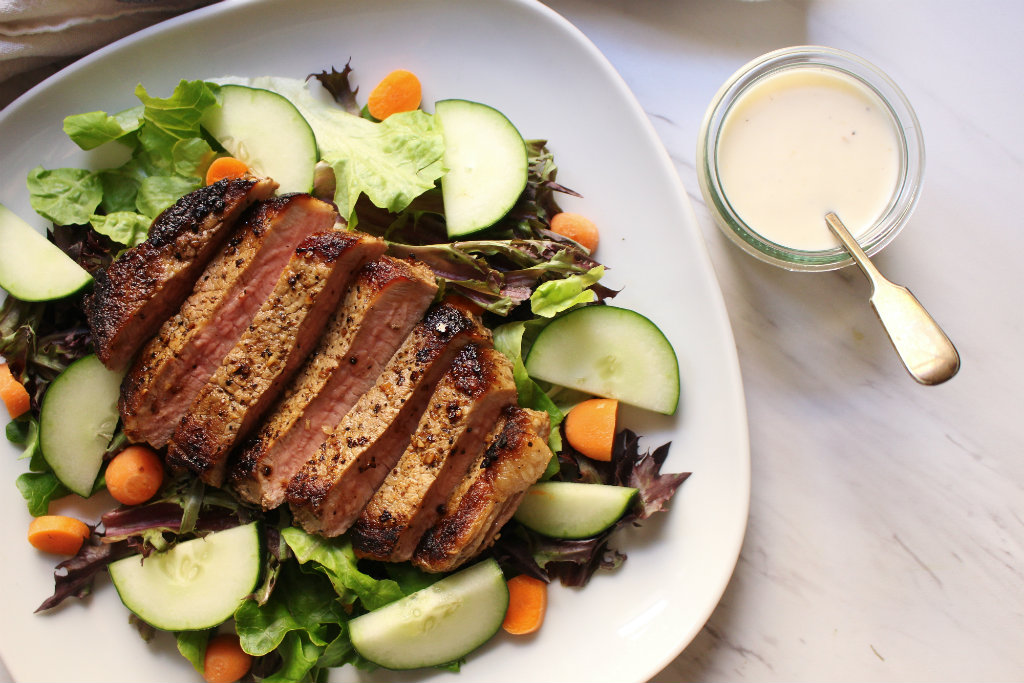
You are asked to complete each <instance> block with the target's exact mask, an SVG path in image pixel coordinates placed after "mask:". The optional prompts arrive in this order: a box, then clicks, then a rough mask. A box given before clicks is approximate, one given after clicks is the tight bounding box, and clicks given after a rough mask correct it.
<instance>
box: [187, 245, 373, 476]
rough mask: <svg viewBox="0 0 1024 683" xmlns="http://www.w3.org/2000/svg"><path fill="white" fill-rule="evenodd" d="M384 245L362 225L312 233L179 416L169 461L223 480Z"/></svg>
mask: <svg viewBox="0 0 1024 683" xmlns="http://www.w3.org/2000/svg"><path fill="white" fill-rule="evenodd" d="M384 249H385V245H384V243H383V242H382V241H381V240H378V239H376V238H374V237H370V236H368V235H363V234H360V233H355V232H345V231H332V232H325V233H315V234H313V235H311V236H309V237H307V238H306V239H304V240H303V241H302V243H301V244H299V246H298V247H297V248H296V249H295V252H294V255H293V256H292V257H291V259H290V260H289V262H288V265H287V266H286V267H285V269H284V272H282V273H281V276H280V278H279V279H278V281H277V284H276V286H275V287H274V291H273V292H272V293H271V295H270V297H269V298H268V299H267V300H266V301H265V302H264V303H263V305H262V306H261V307H260V309H259V311H258V312H257V313H256V315H255V316H254V318H253V321H252V324H251V325H249V327H248V329H246V331H245V332H244V333H243V334H242V337H241V338H240V339H239V341H238V343H237V344H235V346H234V347H233V348H232V349H231V351H230V352H229V353H228V355H227V356H226V357H225V359H224V362H223V363H222V364H221V366H220V367H219V368H218V369H217V371H216V372H215V373H214V374H213V377H211V378H210V380H209V381H208V382H207V383H206V384H205V385H204V386H203V388H202V389H201V390H200V392H199V394H198V395H197V396H196V398H195V400H194V401H193V402H192V405H191V406H190V407H189V410H188V412H187V413H186V415H185V416H184V417H183V418H182V420H181V422H180V423H179V424H178V426H177V429H176V430H175V433H174V436H173V438H172V439H171V442H170V445H169V448H168V452H167V462H168V464H170V465H171V466H172V467H185V468H188V469H190V470H191V471H193V472H195V473H196V474H198V475H199V476H200V477H201V478H202V480H203V481H205V482H206V483H208V484H212V485H214V486H220V485H221V484H222V483H223V480H224V473H225V470H226V465H227V456H228V452H229V451H230V449H231V448H232V447H233V446H234V444H235V443H236V442H237V441H238V440H239V439H241V438H244V436H245V435H246V433H247V432H248V431H249V430H250V429H251V428H252V427H253V426H254V425H255V423H256V421H257V420H258V419H259V418H260V416H261V415H262V413H263V412H265V411H266V409H267V408H268V407H269V406H270V405H271V403H272V401H273V400H274V398H275V397H276V395H277V393H278V391H280V389H281V388H282V387H283V386H284V385H285V384H286V383H287V382H288V380H289V379H290V377H291V375H292V374H293V373H294V372H295V370H296V369H298V367H299V365H300V364H301V363H302V362H303V361H304V360H305V358H306V356H307V355H308V354H309V352H310V351H311V350H312V349H313V347H314V346H315V345H316V343H317V340H318V339H319V337H320V333H321V332H322V331H323V327H324V325H325V324H326V322H327V319H328V317H329V316H330V314H331V312H332V311H333V310H334V309H335V307H336V306H337V304H338V300H339V299H340V298H341V295H342V293H343V292H344V290H345V285H346V284H347V283H348V281H349V279H350V278H351V276H352V274H353V273H354V272H355V271H356V270H357V269H358V268H360V267H362V265H363V264H364V263H366V261H368V260H371V259H375V258H377V257H379V256H380V255H381V254H382V253H383V252H384Z"/></svg>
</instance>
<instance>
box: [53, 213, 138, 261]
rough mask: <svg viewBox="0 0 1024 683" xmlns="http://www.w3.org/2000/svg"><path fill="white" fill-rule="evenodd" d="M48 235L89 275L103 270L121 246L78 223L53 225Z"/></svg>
mask: <svg viewBox="0 0 1024 683" xmlns="http://www.w3.org/2000/svg"><path fill="white" fill-rule="evenodd" d="M133 206H134V204H133ZM50 235H51V239H52V240H53V243H54V244H56V245H57V246H58V247H59V248H60V250H61V251H63V252H64V253H65V254H67V255H68V256H70V257H71V260H72V261H74V262H75V263H77V264H78V265H80V266H82V267H83V268H85V269H86V270H87V271H88V272H89V274H90V275H96V273H97V272H99V271H101V270H105V269H106V268H107V267H108V266H109V265H110V264H111V262H112V261H113V260H114V256H115V255H116V254H117V252H118V251H119V250H120V249H121V248H122V245H120V244H117V243H116V242H114V240H112V239H110V238H109V237H107V236H106V235H101V234H100V233H98V232H96V231H95V230H90V229H89V228H86V227H83V226H79V225H55V226H54V227H53V232H52V233H50Z"/></svg>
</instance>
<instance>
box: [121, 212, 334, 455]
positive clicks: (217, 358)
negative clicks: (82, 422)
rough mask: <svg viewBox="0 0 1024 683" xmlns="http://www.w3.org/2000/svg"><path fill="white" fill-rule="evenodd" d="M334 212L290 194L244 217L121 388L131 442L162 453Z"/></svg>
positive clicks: (137, 362) (326, 228)
mask: <svg viewBox="0 0 1024 683" xmlns="http://www.w3.org/2000/svg"><path fill="white" fill-rule="evenodd" d="M337 217H338V214H337V211H336V210H335V209H334V207H333V205H331V204H328V203H326V202H322V201H320V200H319V199H314V198H313V197H311V196H309V195H299V194H293V195H288V196H286V197H278V198H275V199H270V200H268V201H265V202H261V203H259V204H257V205H255V206H253V207H252V208H250V209H249V211H247V212H246V214H245V217H244V218H243V219H242V220H241V222H240V223H239V225H238V226H237V227H236V228H235V230H234V231H233V232H232V234H231V237H230V238H228V242H227V245H226V246H225V247H224V248H223V249H222V250H221V252H220V254H219V255H218V256H217V258H215V259H214V260H213V261H211V262H210V265H209V266H207V268H206V270H205V271H204V273H203V275H202V276H201V277H200V278H199V281H198V282H197V283H196V287H195V290H194V291H193V292H192V294H191V296H189V298H188V299H186V300H185V303H184V305H183V306H182V307H181V310H180V311H179V312H178V313H177V314H175V315H174V316H172V317H171V318H170V319H169V320H167V322H165V323H164V324H163V326H162V327H161V328H160V331H159V332H158V333H157V336H155V337H153V339H151V340H150V341H149V343H148V344H146V346H145V347H143V349H142V352H141V353H139V355H138V356H137V357H136V359H135V363H134V364H133V365H132V368H131V370H130V371H129V372H128V375H127V376H126V377H125V379H124V383H123V384H122V385H121V401H120V410H121V419H122V420H123V421H124V431H125V434H126V435H127V436H128V439H129V440H130V441H133V442H142V441H145V442H148V443H149V444H150V445H151V446H153V447H154V448H162V447H163V446H164V445H166V444H167V441H168V440H169V439H170V438H171V435H172V434H174V430H175V428H176V427H177V425H178V422H180V421H181V418H182V416H183V415H184V414H185V412H186V411H187V410H188V408H189V406H190V405H191V404H192V401H193V400H194V399H195V397H196V395H197V394H198V393H199V390H200V389H202V388H203V385H204V384H206V382H207V380H209V379H210V377H211V376H213V373H214V371H216V370H217V368H218V367H219V366H220V363H221V361H222V360H223V359H224V357H225V356H226V355H227V354H228V351H230V350H231V348H232V347H233V346H234V345H235V343H236V342H237V341H238V340H239V338H241V336H242V333H243V332H244V331H245V330H246V328H247V327H248V326H249V323H250V322H252V319H253V316H254V315H256V311H257V310H258V309H259V307H260V305H261V304H262V303H263V302H264V301H266V299H267V297H269V296H270V292H271V291H272V290H273V289H274V286H275V285H276V284H277V280H278V278H279V277H280V276H281V273H282V271H284V268H285V265H287V263H288V259H289V258H290V257H291V255H292V254H293V253H294V252H295V248H296V247H298V246H299V243H300V242H302V240H304V239H305V238H306V237H309V236H310V235H311V234H313V233H314V232H324V231H327V230H330V229H331V227H332V226H333V225H334V223H335V221H336V220H337Z"/></svg>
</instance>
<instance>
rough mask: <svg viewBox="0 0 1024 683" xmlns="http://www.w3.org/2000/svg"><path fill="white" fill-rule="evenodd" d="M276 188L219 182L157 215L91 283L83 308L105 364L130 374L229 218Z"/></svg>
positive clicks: (256, 182) (265, 182) (259, 182)
mask: <svg viewBox="0 0 1024 683" xmlns="http://www.w3.org/2000/svg"><path fill="white" fill-rule="evenodd" d="M276 187H277V184H276V183H274V182H273V181H272V180H269V179H251V178H250V179H239V180H222V181H220V182H217V183H214V184H212V185H208V186H206V187H203V188H200V189H198V190H196V191H195V192H192V193H190V194H187V195H185V196H184V197H182V198H181V199H179V200H178V201H177V203H175V204H174V205H173V206H171V207H170V208H168V209H167V210H165V211H164V212H163V213H162V214H160V215H159V216H157V218H156V220H154V221H153V225H152V226H151V227H150V230H149V237H148V238H147V239H146V241H145V242H143V243H142V244H140V245H138V246H136V247H133V248H131V249H129V250H128V251H127V252H125V253H124V254H123V255H122V256H121V257H120V258H119V259H117V260H116V261H114V263H112V264H111V265H110V267H109V268H107V269H106V271H104V272H101V273H99V274H98V275H97V276H96V284H95V287H94V289H93V292H92V294H90V295H89V296H87V297H86V298H85V302H84V303H85V312H86V316H87V317H88V320H89V327H90V328H91V329H92V334H93V339H94V341H95V343H96V354H97V355H98V356H99V358H100V360H101V361H103V363H104V365H106V366H107V367H109V368H112V369H116V370H122V369H124V368H127V367H128V364H129V363H130V362H131V359H132V356H133V355H134V354H135V352H136V351H137V350H138V349H139V348H140V347H141V346H142V345H143V344H144V343H145V342H146V340H148V339H149V338H150V337H151V336H153V334H154V333H155V332H156V331H157V329H158V328H159V327H160V325H162V324H163V322H164V321H165V320H167V318H168V317H170V316H171V314H172V313H174V311H176V310H177V309H178V307H179V306H181V303H182V302H183V301H184V300H185V297H187V296H188V294H189V292H191V291H192V286H193V285H194V284H195V281H196V278H198V277H199V274H200V273H201V272H202V270H203V268H204V267H205V266H206V264H207V262H208V261H209V260H210V259H211V258H212V257H213V255H214V254H215V253H216V252H217V250H218V249H219V248H220V245H221V244H223V242H224V240H225V239H226V238H227V235H228V233H229V232H230V229H231V227H232V226H233V225H234V222H235V219H236V218H237V217H238V216H239V215H240V214H241V213H242V211H244V210H245V209H246V208H247V207H248V206H249V205H250V204H252V203H253V202H255V201H257V200H260V199H266V198H267V197H269V196H270V195H271V194H272V193H273V191H274V189H275V188H276Z"/></svg>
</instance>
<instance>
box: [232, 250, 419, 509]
mask: <svg viewBox="0 0 1024 683" xmlns="http://www.w3.org/2000/svg"><path fill="white" fill-rule="evenodd" d="M435 292H437V284H436V282H435V281H434V275H433V272H432V271H431V270H430V269H429V268H427V267H426V266H422V265H420V264H418V263H410V262H407V261H400V260H398V259H394V258H391V257H390V256H384V257H382V258H380V259H378V260H377V261H371V262H370V263H367V264H366V265H365V266H363V268H362V269H361V270H360V271H359V273H358V274H357V275H356V278H355V281H354V282H353V283H352V285H350V286H349V289H348V293H347V294H346V295H345V299H344V301H343V302H342V305H341V308H339V309H338V311H337V312H336V313H335V314H334V316H333V317H332V318H331V321H330V322H329V323H328V325H327V331H326V332H325V333H324V338H323V340H322V341H321V342H320V346H319V347H317V349H316V351H314V352H313V355H311V356H310V357H309V359H308V360H307V361H306V364H305V365H304V366H303V367H302V370H300V371H299V372H298V374H296V376H295V379H294V380H292V383H291V385H290V386H289V388H288V390H287V391H286V392H285V394H284V396H283V397H282V399H281V400H280V401H279V402H278V403H277V405H276V406H275V407H274V409H273V412H272V413H271V415H270V417H269V418H268V419H267V420H266V421H265V422H264V424H263V425H262V426H261V427H260V429H259V431H258V432H257V434H256V435H255V436H254V437H252V438H251V439H249V441H248V443H246V444H245V446H244V447H243V449H242V450H241V453H240V454H239V456H238V460H237V462H236V463H235V465H234V467H233V469H232V473H231V477H232V484H233V486H234V487H235V490H236V491H237V492H238V494H239V495H240V496H241V497H242V498H243V499H245V500H247V501H249V502H250V503H256V504H258V505H261V506H262V507H263V508H264V509H266V510H269V509H272V508H275V507H277V506H278V505H280V504H281V503H283V502H284V497H285V488H286V487H287V486H288V482H289V481H290V480H291V478H292V477H293V476H294V475H295V473H296V472H298V471H299V468H301V467H302V466H303V465H304V464H305V463H306V461H307V460H309V459H310V458H312V457H313V454H314V453H315V452H316V449H317V448H319V447H320V445H321V444H322V443H323V442H324V441H326V440H327V431H325V429H326V430H330V428H332V427H334V426H335V425H337V424H338V423H339V422H341V418H343V417H345V413H347V412H348V411H349V409H350V408H352V406H354V405H355V403H356V401H358V400H359V397H360V396H362V395H363V394H364V393H366V392H367V391H368V390H369V389H370V387H372V386H373V383H374V381H376V379H377V377H378V376H379V375H380V373H381V370H382V369H383V368H384V365H385V364H386V363H387V362H388V360H389V359H390V358H391V356H393V355H394V353H395V351H396V350H397V349H398V347H399V346H400V345H401V343H402V341H403V340H404V339H405V338H406V337H407V336H408V335H409V332H410V331H412V328H413V326H414V325H415V324H416V323H417V322H419V321H420V319H421V318H422V317H423V313H424V311H426V310H427V307H428V306H429V305H430V302H431V300H432V299H433V298H434V294H435Z"/></svg>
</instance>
